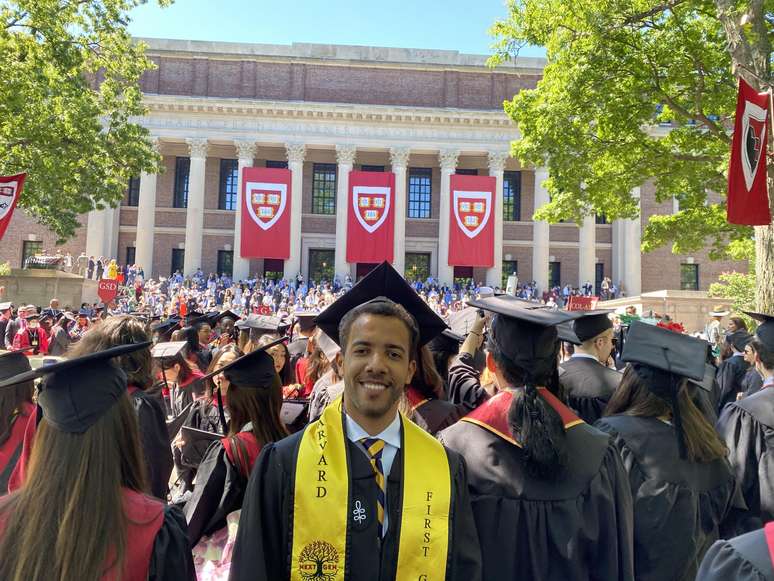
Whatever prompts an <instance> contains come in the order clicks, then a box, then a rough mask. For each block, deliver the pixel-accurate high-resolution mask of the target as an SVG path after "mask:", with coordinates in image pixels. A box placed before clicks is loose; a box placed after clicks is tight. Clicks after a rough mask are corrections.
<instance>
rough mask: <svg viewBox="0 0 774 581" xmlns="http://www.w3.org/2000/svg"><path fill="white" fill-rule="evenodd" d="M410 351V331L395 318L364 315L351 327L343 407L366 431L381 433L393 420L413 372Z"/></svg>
mask: <svg viewBox="0 0 774 581" xmlns="http://www.w3.org/2000/svg"><path fill="white" fill-rule="evenodd" d="M410 350H411V335H410V333H409V329H408V327H407V326H406V324H405V323H404V322H403V321H401V320H400V319H398V318H396V317H389V316H383V315H372V314H368V313H366V314H363V315H361V316H359V317H358V318H357V319H356V320H355V321H354V322H353V323H352V327H351V328H350V332H349V335H348V337H347V345H346V347H345V350H344V353H343V369H344V405H345V406H346V410H347V413H348V414H349V415H350V416H352V418H353V419H354V420H355V421H356V422H358V424H360V425H361V426H362V427H363V428H365V429H366V430H369V426H373V427H374V429H378V428H380V427H381V428H382V429H383V428H385V427H387V426H388V425H389V424H390V422H392V420H393V419H394V418H395V413H396V412H397V409H398V402H399V401H400V397H401V395H402V394H403V390H404V388H405V386H406V385H407V384H408V383H410V382H411V378H412V377H413V375H414V371H415V370H416V362H415V361H414V358H413V357H412V356H411V353H410ZM369 431H371V430H369ZM378 431H381V429H379V430H378ZM378 431H377V432H376V433H378ZM372 435H375V434H372Z"/></svg>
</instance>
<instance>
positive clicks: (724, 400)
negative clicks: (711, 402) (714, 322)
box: [716, 329, 752, 415]
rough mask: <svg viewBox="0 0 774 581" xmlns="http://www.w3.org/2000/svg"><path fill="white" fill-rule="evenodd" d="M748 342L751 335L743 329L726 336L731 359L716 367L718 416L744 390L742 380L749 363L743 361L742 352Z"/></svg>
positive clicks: (750, 339)
mask: <svg viewBox="0 0 774 581" xmlns="http://www.w3.org/2000/svg"><path fill="white" fill-rule="evenodd" d="M750 341H752V335H750V334H749V333H748V332H747V331H745V330H744V329H739V330H738V331H734V332H733V333H728V334H727V335H726V338H725V343H726V345H728V347H729V348H730V349H731V357H729V358H728V359H726V360H725V361H723V362H722V363H721V364H720V365H719V366H718V373H717V380H718V388H719V391H718V401H717V408H716V409H717V413H718V415H720V413H721V412H722V411H723V408H724V407H726V404H729V403H731V402H732V401H736V400H737V399H738V396H739V394H740V393H742V392H743V391H744V389H745V387H744V378H745V375H747V371H748V369H749V368H750V363H748V362H747V361H746V360H745V357H744V351H745V348H746V347H747V344H748V343H749V342H750Z"/></svg>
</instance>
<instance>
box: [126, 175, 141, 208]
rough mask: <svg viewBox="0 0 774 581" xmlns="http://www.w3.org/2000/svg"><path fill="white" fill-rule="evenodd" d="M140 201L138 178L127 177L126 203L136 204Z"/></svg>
mask: <svg viewBox="0 0 774 581" xmlns="http://www.w3.org/2000/svg"><path fill="white" fill-rule="evenodd" d="M139 203H140V178H129V187H127V189H126V205H127V206H137V205H138V204H139Z"/></svg>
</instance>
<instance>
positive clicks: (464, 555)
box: [447, 451, 481, 581]
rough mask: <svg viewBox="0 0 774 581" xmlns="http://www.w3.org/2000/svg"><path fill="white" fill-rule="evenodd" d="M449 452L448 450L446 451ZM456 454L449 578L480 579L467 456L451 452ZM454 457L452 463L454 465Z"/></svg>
mask: <svg viewBox="0 0 774 581" xmlns="http://www.w3.org/2000/svg"><path fill="white" fill-rule="evenodd" d="M447 453H448V451H447ZM450 456H452V458H456V470H455V472H454V486H455V488H454V492H455V497H454V507H453V510H454V514H453V518H454V521H453V522H454V527H453V529H452V546H451V551H452V562H451V566H450V571H449V573H450V576H449V577H447V579H449V581H480V579H481V546H480V544H479V540H478V533H477V530H476V520H475V518H474V516H473V508H472V506H471V503H470V492H469V491H468V476H467V466H466V464H465V459H464V458H463V457H462V456H460V455H458V454H456V453H454V452H451V453H450ZM454 463H455V462H454V460H452V466H454Z"/></svg>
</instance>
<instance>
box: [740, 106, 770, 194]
mask: <svg viewBox="0 0 774 581" xmlns="http://www.w3.org/2000/svg"><path fill="white" fill-rule="evenodd" d="M765 133H766V109H763V108H762V107H758V105H756V104H755V103H750V102H749V101H745V104H744V113H743V114H742V139H740V140H739V145H740V147H741V148H742V152H741V153H742V171H743V172H744V184H745V186H747V190H748V191H749V190H750V188H752V185H753V181H755V173H756V172H757V170H758V164H759V163H760V161H761V154H762V153H763V150H764V148H765V146H766V144H765V143H764V142H763V139H764V135H765Z"/></svg>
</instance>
